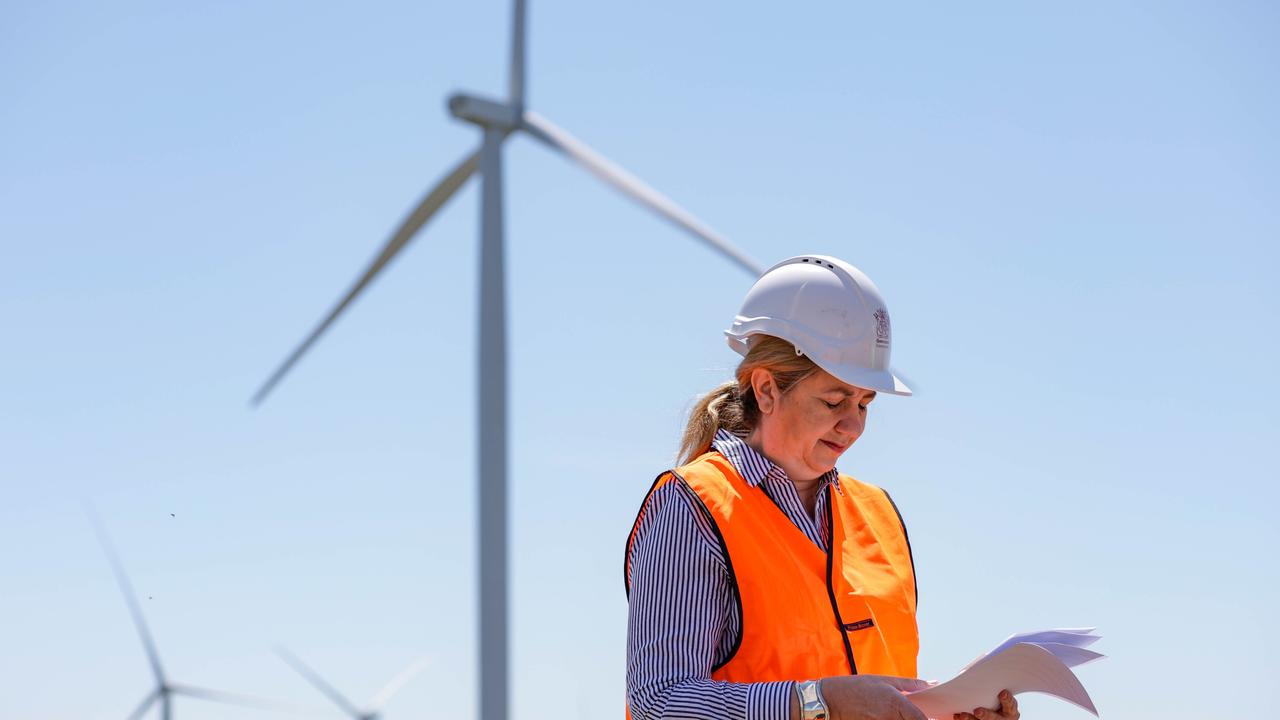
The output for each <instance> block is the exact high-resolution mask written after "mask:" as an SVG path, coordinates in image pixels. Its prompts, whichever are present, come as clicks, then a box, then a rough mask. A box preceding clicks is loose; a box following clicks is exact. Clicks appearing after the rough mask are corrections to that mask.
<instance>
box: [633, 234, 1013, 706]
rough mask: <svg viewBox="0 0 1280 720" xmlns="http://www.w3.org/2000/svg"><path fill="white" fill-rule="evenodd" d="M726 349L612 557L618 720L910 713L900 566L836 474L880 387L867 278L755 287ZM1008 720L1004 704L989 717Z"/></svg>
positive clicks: (884, 316) (880, 522) (881, 361)
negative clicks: (620, 675)
mask: <svg viewBox="0 0 1280 720" xmlns="http://www.w3.org/2000/svg"><path fill="white" fill-rule="evenodd" d="M725 334H726V335H727V336H728V340H729V345H730V347H732V348H733V349H734V350H735V351H737V352H738V353H739V354H741V355H743V360H742V362H741V363H740V364H739V365H738V369H737V372H736V378H735V380H733V381H731V382H727V383H725V384H723V385H721V386H720V387H718V388H716V389H714V390H713V391H711V393H709V394H708V395H706V396H705V397H703V398H702V399H701V400H700V401H699V402H698V403H697V405H696V406H695V407H694V409H693V411H692V413H691V414H690V418H689V424H688V427H687V428H686V430H685V433H684V438H683V440H682V442H681V451H680V467H678V468H676V469H675V470H672V471H668V472H665V473H663V474H661V475H659V476H658V479H657V480H656V481H655V482H654V486H653V488H652V489H651V490H650V491H649V495H648V496H647V497H646V499H645V501H644V503H643V504H642V506H641V509H640V513H639V515H638V516H637V518H636V522H635V524H634V526H633V527H632V530H631V535H630V536H629V538H628V540H627V556H626V557H627V564H626V581H627V592H628V605H629V617H628V632H627V705H628V713H629V714H630V715H631V716H632V717H633V719H634V720H659V719H665V718H697V719H699V720H704V719H705V720H721V719H728V720H819V719H821V718H830V719H831V720H852V719H853V718H868V719H871V720H881V719H886V720H887V719H889V718H894V719H897V718H911V719H913V720H923V718H924V715H923V714H921V713H920V711H919V710H917V709H916V708H915V706H913V705H912V704H911V703H910V702H909V701H908V700H907V699H906V698H905V696H904V694H903V693H904V692H910V691H913V690H919V689H923V688H924V687H927V684H926V683H924V682H922V681H919V680H914V679H912V678H914V677H915V675H916V653H917V650H918V646H919V640H918V636H917V633H916V622H915V611H916V599H917V597H916V586H915V568H914V562H913V559H912V557H911V546H910V543H909V541H908V539H907V533H906V529H905V527H904V526H903V524H902V518H901V516H900V515H899V514H898V512H897V508H896V507H895V506H894V504H893V501H892V499H891V498H890V497H889V495H888V493H886V492H885V491H883V490H881V489H879V488H876V487H874V486H872V485H868V484H866V483H862V482H859V481H857V480H855V479H853V478H851V477H849V476H847V475H841V474H840V473H839V472H837V470H836V468H835V465H836V460H837V459H838V458H839V457H840V455H841V454H842V453H844V451H845V450H847V449H848V448H849V446H850V445H852V444H853V443H854V441H856V440H857V439H858V437H859V436H860V435H861V434H862V430H863V428H864V426H865V423H866V416H867V410H868V407H869V405H870V404H871V402H872V401H873V400H874V399H875V398H876V395H877V393H889V394H894V395H910V394H911V391H910V390H909V389H908V388H907V387H906V385H904V384H903V383H902V381H901V380H899V379H898V378H896V377H894V376H893V374H892V373H891V372H890V371H889V370H888V365H889V345H890V329H889V315H888V312H887V310H886V309H885V305H884V301H883V300H882V299H881V297H880V293H879V291H878V290H877V289H876V287H875V285H874V284H872V283H871V280H870V279H869V278H867V276H865V275H863V274H862V273H861V272H860V271H859V270H858V269H857V268H855V267H853V266H852V265H849V264H848V263H845V262H843V261H841V260H838V259H836V258H831V257H825V256H817V255H809V256H801V257H796V258H791V259H789V260H785V261H783V262H782V263H779V264H778V265H775V266H774V267H772V268H770V269H769V270H768V271H767V272H765V274H764V275H762V276H761V277H760V279H759V280H757V281H756V283H755V285H754V286H752V288H751V290H750V291H749V292H748V293H747V297H746V299H745V300H744V302H743V306H742V310H741V312H739V314H738V316H737V318H736V319H735V321H734V323H733V326H732V327H731V328H730V329H729V330H727V331H725ZM956 717H957V718H963V720H973V718H975V717H976V718H978V719H979V720H995V719H996V718H1007V719H1010V720H1013V719H1016V718H1018V717H1019V714H1018V709H1017V703H1016V701H1015V700H1014V699H1013V697H1012V696H1011V695H1010V694H1009V693H1008V692H1003V693H1001V695H1000V699H999V707H998V708H997V709H996V710H987V709H985V708H975V710H974V713H973V714H970V713H960V714H958V715H957V716H956Z"/></svg>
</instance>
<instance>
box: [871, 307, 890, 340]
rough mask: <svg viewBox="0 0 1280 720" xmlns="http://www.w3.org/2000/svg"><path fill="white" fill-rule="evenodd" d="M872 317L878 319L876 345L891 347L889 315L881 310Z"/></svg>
mask: <svg viewBox="0 0 1280 720" xmlns="http://www.w3.org/2000/svg"><path fill="white" fill-rule="evenodd" d="M872 317H874V318H875V319H876V345H878V346H879V347H883V348H887V347H889V313H887V312H885V309H884V308H880V309H879V310H876V311H875V312H874V313H872Z"/></svg>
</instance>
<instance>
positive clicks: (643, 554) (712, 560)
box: [627, 430, 840, 720]
mask: <svg viewBox="0 0 1280 720" xmlns="http://www.w3.org/2000/svg"><path fill="white" fill-rule="evenodd" d="M711 448H712V449H713V450H715V451H717V452H719V453H720V454H721V455H724V457H725V458H726V459H727V460H728V461H729V462H730V463H731V464H732V465H733V467H734V469H735V470H737V471H738V474H739V475H741V476H742V477H743V479H744V480H746V482H747V484H748V485H750V486H751V487H759V488H761V489H762V490H763V491H764V493H765V495H767V496H768V497H769V499H770V500H772V501H773V503H774V504H775V505H777V506H778V508H779V509H780V510H782V512H783V514H785V515H786V516H787V518H788V519H789V520H791V522H792V523H794V524H795V526H796V527H797V528H799V529H800V530H801V531H802V532H803V533H804V534H805V535H806V536H807V537H808V538H809V539H810V540H811V541H813V543H814V544H815V545H817V546H818V547H819V548H821V549H822V550H823V552H826V550H827V543H826V540H827V523H826V505H827V493H826V488H827V485H834V487H835V489H836V492H840V480H839V474H838V473H837V471H836V470H835V469H834V468H833V469H832V470H830V471H828V472H827V473H826V474H824V475H823V476H822V477H821V478H819V480H818V489H817V490H818V492H817V506H816V508H815V511H814V514H813V515H809V514H808V513H807V512H806V511H805V508H804V503H803V502H802V501H801V500H800V495H799V493H797V492H796V486H795V485H794V484H792V482H791V481H790V480H789V479H788V478H787V475H786V473H785V472H784V471H783V470H782V468H780V467H778V466H777V465H774V464H773V463H772V462H770V461H769V459H768V458H766V457H765V456H763V455H761V454H760V453H758V452H756V451H755V450H754V449H753V448H751V447H750V446H749V445H747V443H746V442H744V441H743V439H742V438H739V437H737V436H736V435H733V434H732V433H729V432H728V431H726V430H719V431H717V432H716V436H715V439H714V440H713V441H712V443H711ZM712 523H713V521H712V519H711V517H710V515H709V514H708V513H707V511H706V508H705V507H704V506H703V505H702V501H701V500H700V499H699V498H698V496H697V494H696V493H694V491H693V490H692V489H690V488H689V487H688V486H687V485H685V484H684V483H679V482H673V483H667V484H665V485H663V486H662V487H660V488H658V489H657V490H655V491H654V492H653V493H652V494H651V495H650V496H649V499H648V500H647V502H646V504H645V506H644V508H643V509H642V513H641V516H640V523H639V525H638V526H637V527H636V532H635V537H634V539H633V541H632V543H631V552H630V554H629V556H628V557H627V577H628V579H629V582H630V587H631V592H630V595H629V597H628V614H627V703H628V704H629V706H630V708H631V716H632V718H633V720H677V719H678V720H686V719H687V720H788V718H789V716H790V712H791V695H792V693H793V686H794V683H792V682H761V683H731V682H721V681H717V680H712V679H711V669H712V668H713V667H715V666H717V665H719V664H721V663H723V662H725V661H726V660H727V659H728V653H729V652H730V651H731V650H732V648H733V646H734V644H735V642H736V640H737V638H738V634H739V632H740V630H741V627H742V618H741V617H740V616H739V614H738V607H737V603H736V602H735V599H734V594H735V593H736V592H737V588H736V587H735V586H734V584H733V581H732V580H731V579H730V577H729V573H728V564H727V562H726V558H725V555H724V550H723V549H722V548H721V547H720V543H719V542H718V541H717V539H716V534H715V531H714V530H713V528H712Z"/></svg>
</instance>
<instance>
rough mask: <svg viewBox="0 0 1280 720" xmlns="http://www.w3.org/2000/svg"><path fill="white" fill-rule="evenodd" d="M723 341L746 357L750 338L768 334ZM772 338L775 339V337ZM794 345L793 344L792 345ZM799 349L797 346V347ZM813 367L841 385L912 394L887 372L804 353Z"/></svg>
mask: <svg viewBox="0 0 1280 720" xmlns="http://www.w3.org/2000/svg"><path fill="white" fill-rule="evenodd" d="M724 334H725V340H726V341H728V343H729V347H731V348H733V351H734V352H736V353H738V354H739V355H742V356H743V357H746V355H747V351H748V350H750V349H751V338H752V337H754V336H756V335H768V334H769V333H760V332H753V333H750V334H747V335H737V334H735V333H734V332H732V331H729V330H726V331H725V333H724ZM774 337H777V336H776V335H775V336H774ZM793 344H794V343H793ZM797 347H798V348H799V346H797ZM799 350H800V352H804V349H803V348H799ZM804 354H805V355H807V356H808V357H809V360H810V361H812V362H813V364H814V365H817V366H818V367H820V368H822V369H823V370H826V371H827V372H828V373H829V374H830V375H831V376H832V377H834V378H835V379H837V380H839V381H840V382H843V383H848V384H849V385H852V386H854V387H859V388H862V389H863V390H874V391H876V392H878V393H887V394H889V395H902V396H903V397H910V396H911V395H912V394H913V393H912V392H911V388H909V387H907V384H906V383H904V382H902V379H901V378H899V377H898V376H897V375H894V374H893V372H891V371H889V370H875V369H872V368H866V367H863V366H861V365H854V364H842V363H833V362H824V361H823V360H822V359H821V358H819V357H817V356H816V353H808V352H804Z"/></svg>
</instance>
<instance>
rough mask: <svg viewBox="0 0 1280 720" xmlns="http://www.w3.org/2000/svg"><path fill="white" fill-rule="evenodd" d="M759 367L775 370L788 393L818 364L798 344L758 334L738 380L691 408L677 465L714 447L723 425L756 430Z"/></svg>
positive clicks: (740, 430)
mask: <svg viewBox="0 0 1280 720" xmlns="http://www.w3.org/2000/svg"><path fill="white" fill-rule="evenodd" d="M756 368H762V369H764V370H768V371H769V372H770V373H772V374H773V381H774V383H776V384H777V386H778V390H779V392H783V393H785V392H787V391H788V390H790V389H791V388H792V387H793V386H794V385H795V384H796V383H798V382H800V381H801V380H803V379H805V378H806V377H808V376H809V375H811V374H812V373H813V372H814V371H815V370H817V369H818V366H817V365H814V364H813V361H812V360H810V359H809V358H808V357H807V356H805V355H800V354H798V353H797V352H796V348H795V346H794V345H792V344H791V343H789V342H787V341H786V340H780V339H778V338H776V337H773V336H772V335H756V336H754V337H753V338H752V341H751V348H750V349H749V350H748V351H747V356H746V357H744V358H742V362H740V363H738V369H737V370H736V371H735V372H734V377H735V378H736V379H735V380H730V381H729V382H726V383H724V384H722V385H719V386H717V387H716V388H715V389H713V390H712V391H711V392H709V393H707V394H706V395H703V396H702V397H700V398H698V402H697V403H695V404H694V406H693V409H692V410H690V411H689V422H688V424H687V425H685V428H684V435H683V436H682V437H681V438H680V452H679V454H678V455H677V459H676V464H677V465H684V464H686V463H688V462H690V461H692V460H693V459H694V458H696V457H698V456H699V455H701V454H703V453H705V452H707V451H708V450H710V449H711V440H712V439H713V438H715V436H716V431H717V430H720V429H721V428H723V429H725V430H728V431H729V432H731V433H733V434H734V435H738V436H745V435H747V434H749V433H750V432H751V431H752V430H754V429H755V426H756V423H757V422H759V420H760V406H759V405H757V404H756V393H755V389H754V388H753V387H752V386H751V373H752V372H754V371H755V370H756Z"/></svg>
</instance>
